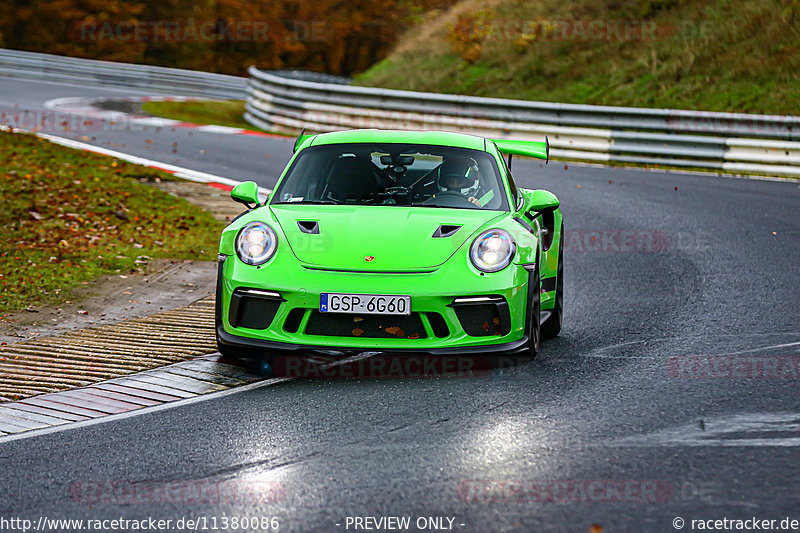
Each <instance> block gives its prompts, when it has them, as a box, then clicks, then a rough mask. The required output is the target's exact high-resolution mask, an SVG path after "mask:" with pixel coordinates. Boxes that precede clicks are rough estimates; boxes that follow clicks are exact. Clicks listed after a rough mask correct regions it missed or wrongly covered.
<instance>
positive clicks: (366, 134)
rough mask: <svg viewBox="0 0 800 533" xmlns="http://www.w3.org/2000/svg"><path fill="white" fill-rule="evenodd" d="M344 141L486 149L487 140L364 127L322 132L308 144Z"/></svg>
mask: <svg viewBox="0 0 800 533" xmlns="http://www.w3.org/2000/svg"><path fill="white" fill-rule="evenodd" d="M343 143H403V144H430V145H434V146H454V147H459V148H469V149H472V150H481V151H486V141H485V139H484V138H483V137H477V136H475V135H467V134H465V133H454V132H449V131H416V130H375V129H364V130H347V131H335V132H331V133H321V134H319V135H315V136H314V138H313V139H312V141H311V143H310V144H309V145H308V146H318V145H321V144H343Z"/></svg>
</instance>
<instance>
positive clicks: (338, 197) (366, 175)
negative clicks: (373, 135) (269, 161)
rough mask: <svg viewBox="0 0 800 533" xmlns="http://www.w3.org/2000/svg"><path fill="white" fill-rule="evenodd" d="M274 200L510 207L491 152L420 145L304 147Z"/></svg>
mask: <svg viewBox="0 0 800 533" xmlns="http://www.w3.org/2000/svg"><path fill="white" fill-rule="evenodd" d="M272 203H273V204H301V203H306V204H332V205H336V204H346V205H386V206H418V207H450V208H459V209H490V210H508V201H507V196H506V192H505V188H504V187H503V185H502V181H501V179H500V172H499V170H498V167H497V163H496V162H495V160H494V157H492V155H491V154H489V153H487V152H483V151H479V150H470V149H466V148H455V147H450V146H432V145H421V144H366V143H353V144H328V145H321V146H312V147H310V148H306V149H305V150H303V151H302V152H301V153H300V154H298V156H297V158H296V159H295V160H294V162H293V164H292V166H291V168H290V169H289V170H288V172H287V173H286V176H285V177H284V179H283V180H282V182H281V184H280V186H279V187H278V190H277V191H276V193H275V195H274V197H273V200H272Z"/></svg>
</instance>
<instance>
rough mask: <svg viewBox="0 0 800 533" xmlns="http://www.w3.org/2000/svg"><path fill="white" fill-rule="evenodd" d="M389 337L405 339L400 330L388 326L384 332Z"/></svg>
mask: <svg viewBox="0 0 800 533" xmlns="http://www.w3.org/2000/svg"><path fill="white" fill-rule="evenodd" d="M384 331H385V332H386V333H388V334H389V335H394V336H395V337H405V336H406V333H405V331H403V330H402V329H401V328H398V327H397V326H390V327H388V328H386V329H385V330H384Z"/></svg>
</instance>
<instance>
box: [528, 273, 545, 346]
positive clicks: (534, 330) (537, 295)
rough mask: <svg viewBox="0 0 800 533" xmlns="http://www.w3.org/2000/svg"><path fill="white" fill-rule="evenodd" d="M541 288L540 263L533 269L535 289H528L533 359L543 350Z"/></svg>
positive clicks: (529, 335)
mask: <svg viewBox="0 0 800 533" xmlns="http://www.w3.org/2000/svg"><path fill="white" fill-rule="evenodd" d="M541 287H542V282H541V280H540V279H539V262H538V261H537V262H536V266H535V267H534V269H533V287H532V288H530V287H529V288H528V291H529V294H530V295H531V299H530V301H529V302H528V346H527V348H528V349H527V352H528V356H529V357H530V358H531V359H533V358H534V357H536V354H538V353H539V352H540V351H541V349H542V331H541V325H540V324H539V317H540V315H541Z"/></svg>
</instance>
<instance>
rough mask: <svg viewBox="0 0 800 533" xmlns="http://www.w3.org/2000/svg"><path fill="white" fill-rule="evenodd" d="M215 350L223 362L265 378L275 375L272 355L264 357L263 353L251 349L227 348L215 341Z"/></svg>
mask: <svg viewBox="0 0 800 533" xmlns="http://www.w3.org/2000/svg"><path fill="white" fill-rule="evenodd" d="M217 349H218V350H219V353H220V355H221V356H222V358H223V359H224V360H226V361H228V362H230V363H233V364H235V365H237V366H241V367H242V368H245V369H247V370H249V371H250V372H253V373H255V374H260V375H262V376H267V377H271V376H273V375H275V372H274V370H273V364H274V361H275V356H274V355H266V354H265V353H264V352H263V351H261V350H254V349H252V348H243V347H240V346H228V345H226V344H222V343H221V342H219V340H217Z"/></svg>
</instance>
